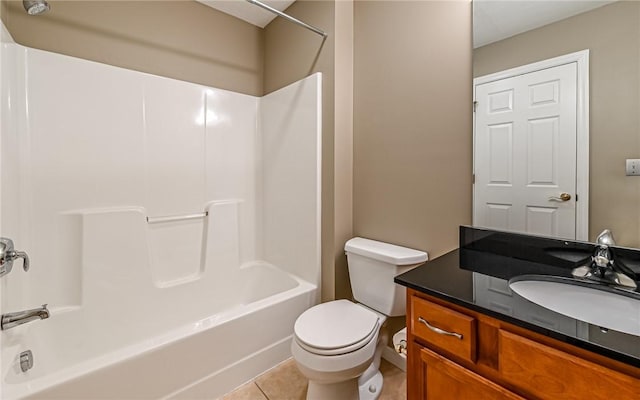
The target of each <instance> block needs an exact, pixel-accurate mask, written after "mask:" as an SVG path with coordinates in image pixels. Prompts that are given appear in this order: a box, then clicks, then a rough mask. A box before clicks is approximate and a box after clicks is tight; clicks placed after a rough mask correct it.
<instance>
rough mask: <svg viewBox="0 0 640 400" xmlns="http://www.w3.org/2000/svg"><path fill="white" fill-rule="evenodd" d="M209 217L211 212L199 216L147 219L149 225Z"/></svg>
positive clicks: (188, 215) (170, 216) (171, 216)
mask: <svg viewBox="0 0 640 400" xmlns="http://www.w3.org/2000/svg"><path fill="white" fill-rule="evenodd" d="M207 215H209V212H207V211H205V212H203V213H197V214H184V215H166V216H162V217H147V223H149V224H158V223H162V222H175V221H187V220H191V219H200V218H204V217H206V216H207Z"/></svg>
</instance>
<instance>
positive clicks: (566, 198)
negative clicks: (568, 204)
mask: <svg viewBox="0 0 640 400" xmlns="http://www.w3.org/2000/svg"><path fill="white" fill-rule="evenodd" d="M569 200H571V195H570V194H569V193H561V194H560V197H555V196H550V197H549V201H569Z"/></svg>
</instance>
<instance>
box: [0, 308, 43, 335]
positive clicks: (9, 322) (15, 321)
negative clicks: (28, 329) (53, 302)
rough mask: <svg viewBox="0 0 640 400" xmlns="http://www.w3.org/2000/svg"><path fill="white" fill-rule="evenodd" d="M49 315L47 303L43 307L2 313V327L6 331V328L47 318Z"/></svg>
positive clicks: (0, 324) (0, 327)
mask: <svg viewBox="0 0 640 400" xmlns="http://www.w3.org/2000/svg"><path fill="white" fill-rule="evenodd" d="M49 315H50V314H49V310H48V309H47V305H46V304H43V305H42V306H41V307H38V308H33V309H31V310H25V311H18V312H12V313H8V314H2V321H1V322H0V329H1V330H3V331H4V330H6V329H11V328H14V327H16V326H18V325H22V324H26V323H27V322H31V321H37V320H39V319H47V318H49Z"/></svg>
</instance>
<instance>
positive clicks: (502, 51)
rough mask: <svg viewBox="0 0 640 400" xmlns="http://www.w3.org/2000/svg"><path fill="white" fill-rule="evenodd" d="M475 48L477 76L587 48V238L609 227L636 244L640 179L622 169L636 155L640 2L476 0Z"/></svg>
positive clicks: (639, 243) (639, 152)
mask: <svg viewBox="0 0 640 400" xmlns="http://www.w3.org/2000/svg"><path fill="white" fill-rule="evenodd" d="M474 47H475V48H474V53H473V59H474V65H473V67H474V78H478V77H483V76H487V75H490V74H495V73H497V72H500V71H504V70H508V69H511V68H516V67H519V66H523V65H527V64H531V63H535V62H539V61H543V60H548V59H551V58H554V57H559V56H563V55H566V54H570V53H575V52H579V51H582V50H589V59H588V66H589V79H588V82H589V90H588V102H589V103H588V106H589V112H588V135H589V140H588V142H589V145H588V146H589V151H588V153H589V163H588V165H589V168H588V169H589V179H588V187H589V191H588V194H589V196H588V198H589V210H588V240H589V241H595V237H596V236H597V235H598V234H599V233H600V232H601V231H602V230H603V229H606V228H608V229H611V230H612V231H613V233H614V235H615V237H616V241H617V242H618V245H620V246H627V247H640V177H637V176H626V173H625V165H626V163H625V160H626V159H636V158H640V116H639V115H640V113H638V110H639V109H640V2H636V1H569V2H568V1H506V0H504V1H492V0H474ZM551 92H552V90H551V91H550V93H551ZM476 100H477V99H476ZM578 102H579V100H578ZM529 132H534V133H535V130H529ZM549 132H550V133H547V136H548V137H549V138H550V139H549V140H554V139H553V138H554V134H555V133H553V132H554V131H553V129H550V130H549ZM534 139H535V138H534ZM528 140H531V135H530V134H529V139H528ZM534 142H535V140H534ZM505 143H509V142H505ZM551 153H553V151H551ZM474 154H475V157H476V158H478V153H476V152H475V151H474ZM564 156H566V153H565V154H561V153H560V154H551V155H548V157H549V159H552V158H553V159H557V158H562V157H564ZM517 157H519V158H520V159H522V158H525V159H526V158H527V157H528V153H527V152H526V151H525V153H524V154H522V155H518V156H517ZM512 158H513V156H512ZM529 158H533V157H529ZM476 161H478V160H476ZM516 161H517V159H516ZM505 163H506V162H505ZM579 163H580V159H578V160H577V164H578V165H579ZM529 164H530V163H529ZM540 164H541V165H542V166H544V165H551V163H540ZM505 165H507V164H505ZM549 170H550V171H551V172H549V173H550V174H552V173H558V171H555V172H554V171H552V168H549ZM528 178H530V176H529V177H528ZM558 196H559V195H558ZM573 200H575V199H573ZM573 200H572V201H573ZM578 201H579V199H578ZM540 209H541V210H542V209H543V208H540ZM523 218H525V219H526V215H525V216H524V217H523ZM549 223H550V224H552V223H554V222H553V217H550V219H549ZM531 233H540V232H531Z"/></svg>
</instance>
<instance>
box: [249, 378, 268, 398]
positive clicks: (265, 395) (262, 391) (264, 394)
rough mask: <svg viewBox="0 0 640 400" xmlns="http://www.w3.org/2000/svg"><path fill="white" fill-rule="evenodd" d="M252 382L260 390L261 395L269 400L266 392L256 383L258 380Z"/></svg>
mask: <svg viewBox="0 0 640 400" xmlns="http://www.w3.org/2000/svg"><path fill="white" fill-rule="evenodd" d="M253 383H254V384H255V385H256V387H257V388H258V390H259V391H260V393H262V395H263V396H264V398H265V399H267V400H271V399H269V396H267V394H266V393H265V392H264V390H262V388H261V387H260V385H258V381H253Z"/></svg>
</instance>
